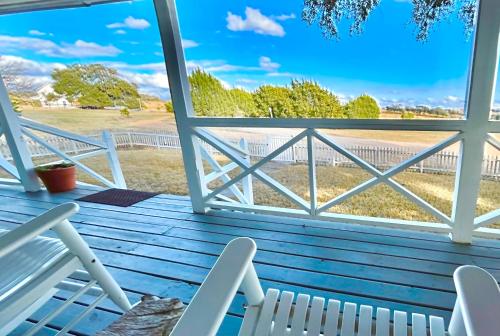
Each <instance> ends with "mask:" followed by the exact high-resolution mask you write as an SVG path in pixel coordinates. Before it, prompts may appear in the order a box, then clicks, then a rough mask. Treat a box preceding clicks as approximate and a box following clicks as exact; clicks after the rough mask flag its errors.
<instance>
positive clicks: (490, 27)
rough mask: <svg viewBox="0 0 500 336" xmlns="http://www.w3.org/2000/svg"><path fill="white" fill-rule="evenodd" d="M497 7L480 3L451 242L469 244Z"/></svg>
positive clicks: (494, 60)
mask: <svg viewBox="0 0 500 336" xmlns="http://www.w3.org/2000/svg"><path fill="white" fill-rule="evenodd" d="M499 18H500V6H499V4H498V0H481V1H480V2H479V12H478V20H477V27H476V34H475V39H474V46H473V53H472V60H471V62H472V63H471V72H470V77H469V83H468V90H467V100H466V106H465V116H466V118H467V122H466V125H465V130H464V131H463V133H464V139H463V141H462V144H461V147H460V157H459V161H458V169H457V177H456V181H455V195H454V200H453V210H452V217H451V219H452V222H453V231H452V234H451V236H452V239H453V241H455V242H460V243H470V242H471V240H472V231H473V225H474V218H475V215H476V203H477V197H478V193H479V185H480V181H481V168H482V161H483V154H484V144H485V140H486V138H487V136H488V124H489V123H490V121H489V117H490V109H491V103H492V100H493V96H494V90H495V81H496V76H497V64H498V55H499V53H498V52H499V43H498V41H499V27H500V19H499Z"/></svg>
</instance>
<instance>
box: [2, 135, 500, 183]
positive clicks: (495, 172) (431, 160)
mask: <svg viewBox="0 0 500 336" xmlns="http://www.w3.org/2000/svg"><path fill="white" fill-rule="evenodd" d="M110 133H111V136H112V138H113V141H114V144H115V145H116V148H117V149H119V148H132V147H139V148H155V149H173V150H178V151H181V142H180V139H179V136H178V135H177V134H176V133H172V132H168V131H165V130H147V131H141V132H137V131H126V130H117V131H110ZM86 137H88V138H90V139H92V140H96V141H98V140H99V139H100V138H101V135H100V134H92V135H86ZM290 139H291V137H286V136H266V137H262V138H255V137H252V138H251V139H249V140H246V139H245V141H247V143H248V153H249V155H250V157H252V158H264V157H266V156H267V155H268V154H269V153H271V152H272V151H273V150H275V149H277V148H279V147H281V146H282V145H284V144H285V143H286V142H287V141H288V140H290ZM44 140H45V141H46V142H47V143H49V144H50V145H52V146H54V147H56V148H58V149H60V150H61V151H63V152H64V153H66V154H72V155H75V154H81V153H86V152H88V151H91V150H93V149H95V147H94V146H92V145H90V144H87V143H82V142H75V141H72V140H70V139H66V138H61V137H58V136H48V137H44ZM226 140H227V141H229V142H231V143H232V144H234V145H237V144H238V143H239V141H241V138H235V137H231V138H226ZM26 143H27V145H28V149H29V151H30V152H31V155H32V157H45V156H51V155H53V153H52V152H51V151H50V150H48V149H47V148H45V147H43V146H41V145H40V144H39V143H37V142H35V141H33V140H31V139H26ZM203 146H204V147H205V149H206V150H207V151H209V153H211V154H212V155H218V154H221V153H220V152H219V151H217V150H215V149H214V148H213V147H211V146H207V144H206V143H203ZM314 148H315V153H316V164H318V165H328V166H333V167H336V166H340V167H356V166H357V165H356V164H355V163H353V162H352V161H351V160H349V159H347V158H346V157H345V156H343V155H341V154H340V153H339V152H337V151H335V150H334V149H333V148H332V147H330V146H327V145H325V144H324V143H315V144H314ZM345 149H346V150H348V151H349V152H351V153H353V154H355V155H356V156H358V157H359V158H361V159H363V160H365V161H367V162H369V163H371V164H372V165H374V166H375V167H376V168H377V169H382V170H385V169H389V168H391V167H392V166H393V165H395V164H398V163H399V162H401V161H403V160H405V159H408V158H410V157H413V156H415V155H417V154H418V152H417V151H415V149H414V148H409V147H401V146H398V147H381V146H378V145H371V146H368V145H364V146H361V145H356V146H345ZM0 154H3V156H4V158H5V159H7V160H11V159H12V158H11V157H10V155H9V148H8V145H7V143H6V142H5V141H2V139H0ZM458 158H459V155H458V153H457V152H456V151H454V150H450V151H441V152H438V153H435V154H434V155H432V156H431V157H428V158H426V159H423V160H421V161H420V162H417V163H415V164H414V165H413V166H411V167H409V168H408V169H409V170H411V171H415V172H420V173H454V172H455V171H456V168H457V165H458ZM272 161H275V162H283V163H307V161H308V151H307V141H306V140H305V139H303V140H301V141H299V142H298V143H296V144H293V145H292V146H290V147H289V148H287V149H286V150H285V151H284V152H283V153H281V154H280V155H278V156H277V157H275V158H273V159H272ZM481 175H482V176H483V178H487V179H493V180H498V179H500V157H499V156H497V155H485V157H484V159H483V167H482V171H481Z"/></svg>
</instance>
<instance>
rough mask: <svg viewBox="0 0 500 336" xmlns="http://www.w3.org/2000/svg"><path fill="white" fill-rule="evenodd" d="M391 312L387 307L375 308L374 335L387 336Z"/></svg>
mask: <svg viewBox="0 0 500 336" xmlns="http://www.w3.org/2000/svg"><path fill="white" fill-rule="evenodd" d="M390 320H391V312H390V311H389V309H387V308H377V320H376V333H375V336H389V328H390V326H391V323H390Z"/></svg>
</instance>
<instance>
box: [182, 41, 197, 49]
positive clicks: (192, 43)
mask: <svg viewBox="0 0 500 336" xmlns="http://www.w3.org/2000/svg"><path fill="white" fill-rule="evenodd" d="M199 45H200V44H199V43H198V42H196V41H193V40H187V39H182V47H183V48H184V49H188V48H195V47H197V46H199Z"/></svg>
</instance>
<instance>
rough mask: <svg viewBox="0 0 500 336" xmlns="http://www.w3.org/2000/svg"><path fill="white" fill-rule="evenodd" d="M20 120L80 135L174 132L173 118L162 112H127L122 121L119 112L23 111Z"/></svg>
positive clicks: (43, 109) (38, 109) (28, 109)
mask: <svg viewBox="0 0 500 336" xmlns="http://www.w3.org/2000/svg"><path fill="white" fill-rule="evenodd" d="M22 116H24V117H26V118H29V119H33V120H35V121H38V122H40V123H42V124H47V125H50V126H54V127H57V128H61V129H63V130H66V131H70V132H75V133H80V134H92V133H97V132H98V131H102V130H113V129H148V128H167V129H172V130H174V129H175V119H174V116H173V114H169V113H167V112H166V111H165V110H164V109H163V110H143V111H130V117H128V118H127V117H122V116H121V115H120V111H119V110H84V109H46V108H25V109H23V112H22Z"/></svg>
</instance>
